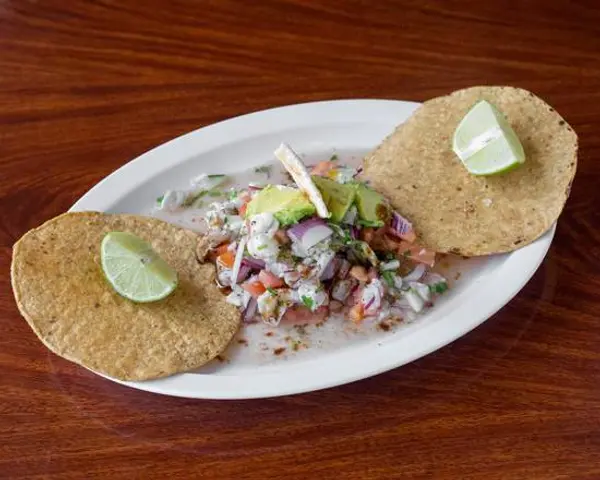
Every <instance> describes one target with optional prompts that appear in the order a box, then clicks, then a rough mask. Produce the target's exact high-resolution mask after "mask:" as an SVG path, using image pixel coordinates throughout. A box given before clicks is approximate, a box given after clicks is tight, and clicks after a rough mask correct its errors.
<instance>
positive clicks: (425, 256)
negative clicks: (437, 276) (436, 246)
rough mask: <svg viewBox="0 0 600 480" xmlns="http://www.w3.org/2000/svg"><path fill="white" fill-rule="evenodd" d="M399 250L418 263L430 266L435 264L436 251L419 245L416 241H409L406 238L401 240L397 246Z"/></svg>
mask: <svg viewBox="0 0 600 480" xmlns="http://www.w3.org/2000/svg"><path fill="white" fill-rule="evenodd" d="M397 252H398V253H399V254H400V255H404V256H406V257H408V258H409V259H410V260H413V261H415V262H418V263H424V264H425V265H429V266H430V267H433V265H434V264H435V252H434V251H433V250H428V249H426V248H424V247H421V246H419V245H415V244H414V243H409V242H406V241H404V240H403V241H401V242H400V245H399V246H398V248H397Z"/></svg>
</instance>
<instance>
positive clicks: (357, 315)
mask: <svg viewBox="0 0 600 480" xmlns="http://www.w3.org/2000/svg"><path fill="white" fill-rule="evenodd" d="M348 316H349V317H350V320H352V321H353V322H354V323H360V322H362V321H363V319H364V318H365V308H364V307H363V306H362V305H361V304H360V303H357V304H356V305H354V306H353V307H352V308H351V309H350V311H349V312H348Z"/></svg>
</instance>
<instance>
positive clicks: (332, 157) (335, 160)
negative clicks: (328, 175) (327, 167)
mask: <svg viewBox="0 0 600 480" xmlns="http://www.w3.org/2000/svg"><path fill="white" fill-rule="evenodd" d="M329 161H330V162H337V161H338V156H337V153H334V154H333V155H332V156H331V158H330V159H329Z"/></svg>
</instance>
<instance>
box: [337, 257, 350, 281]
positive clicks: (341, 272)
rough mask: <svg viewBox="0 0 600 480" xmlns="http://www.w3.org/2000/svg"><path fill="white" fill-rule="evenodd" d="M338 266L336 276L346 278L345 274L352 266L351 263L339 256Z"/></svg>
mask: <svg viewBox="0 0 600 480" xmlns="http://www.w3.org/2000/svg"><path fill="white" fill-rule="evenodd" d="M339 264H340V265H339V268H338V271H337V276H338V278H346V276H347V275H348V272H349V271H350V267H351V266H352V264H351V263H350V262H349V261H348V260H346V259H345V258H342V257H340V258H339Z"/></svg>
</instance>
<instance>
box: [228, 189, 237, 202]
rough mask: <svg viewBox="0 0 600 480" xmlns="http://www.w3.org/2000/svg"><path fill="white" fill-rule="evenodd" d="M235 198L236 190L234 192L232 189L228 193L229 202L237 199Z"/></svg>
mask: <svg viewBox="0 0 600 480" xmlns="http://www.w3.org/2000/svg"><path fill="white" fill-rule="evenodd" d="M237 196H238V192H237V190H235V189H233V188H232V189H231V190H230V191H229V200H235V199H236V198H237Z"/></svg>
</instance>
